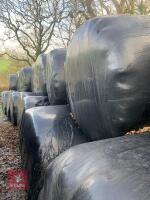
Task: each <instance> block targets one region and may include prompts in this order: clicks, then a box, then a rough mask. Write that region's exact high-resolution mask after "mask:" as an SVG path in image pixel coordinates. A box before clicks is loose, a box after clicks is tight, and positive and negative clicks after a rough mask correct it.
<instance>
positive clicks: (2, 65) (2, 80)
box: [0, 58, 18, 91]
mask: <svg viewBox="0 0 150 200" xmlns="http://www.w3.org/2000/svg"><path fill="white" fill-rule="evenodd" d="M17 71H18V68H17V67H16V66H14V63H13V62H11V61H10V60H8V59H5V58H0V91H3V90H7V89H8V75H9V74H13V73H16V72H17Z"/></svg>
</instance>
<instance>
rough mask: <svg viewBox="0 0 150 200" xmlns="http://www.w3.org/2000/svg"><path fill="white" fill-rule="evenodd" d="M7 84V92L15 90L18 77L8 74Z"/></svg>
mask: <svg viewBox="0 0 150 200" xmlns="http://www.w3.org/2000/svg"><path fill="white" fill-rule="evenodd" d="M8 82H9V90H17V82H18V75H17V74H10V75H9V81H8Z"/></svg>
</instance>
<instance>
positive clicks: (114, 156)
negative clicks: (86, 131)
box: [38, 134, 150, 200]
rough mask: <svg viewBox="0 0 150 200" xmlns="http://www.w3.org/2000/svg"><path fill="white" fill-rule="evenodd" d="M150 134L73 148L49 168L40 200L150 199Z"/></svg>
mask: <svg viewBox="0 0 150 200" xmlns="http://www.w3.org/2000/svg"><path fill="white" fill-rule="evenodd" d="M149 153H150V134H145V135H138V136H135V135H134V136H129V135H128V136H123V137H118V138H113V139H112V138H111V139H107V140H101V141H96V142H90V143H86V144H81V145H78V146H76V147H73V148H70V149H69V150H67V151H66V152H64V153H63V154H61V155H60V156H59V157H58V158H56V159H55V160H54V161H53V162H52V163H51V164H50V165H49V167H48V168H47V170H46V174H45V180H44V187H43V189H42V190H41V193H40V195H39V198H38V200H43V199H44V200H55V199H57V200H100V199H102V200H112V199H114V200H120V199H121V200H127V199H128V200H141V199H145V200H148V199H150V193H149V186H150V175H149V174H150V168H149V166H150V156H149Z"/></svg>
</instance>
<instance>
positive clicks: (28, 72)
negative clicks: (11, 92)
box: [17, 67, 32, 92]
mask: <svg viewBox="0 0 150 200" xmlns="http://www.w3.org/2000/svg"><path fill="white" fill-rule="evenodd" d="M31 78H32V68H31V67H24V68H23V69H21V70H20V71H19V72H18V83H17V90H18V91H19V92H31Z"/></svg>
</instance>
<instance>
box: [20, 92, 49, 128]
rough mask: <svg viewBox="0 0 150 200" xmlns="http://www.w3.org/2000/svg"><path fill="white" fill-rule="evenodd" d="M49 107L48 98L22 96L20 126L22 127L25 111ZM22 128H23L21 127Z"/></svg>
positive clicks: (29, 95) (30, 95)
mask: <svg viewBox="0 0 150 200" xmlns="http://www.w3.org/2000/svg"><path fill="white" fill-rule="evenodd" d="M47 105H49V101H48V97H47V96H35V95H32V94H21V95H20V97H19V103H18V118H17V119H18V126H19V127H20V126H21V122H22V117H23V115H24V112H25V110H27V109H29V108H33V107H38V106H47ZM20 128H21V127H20Z"/></svg>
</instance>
